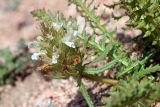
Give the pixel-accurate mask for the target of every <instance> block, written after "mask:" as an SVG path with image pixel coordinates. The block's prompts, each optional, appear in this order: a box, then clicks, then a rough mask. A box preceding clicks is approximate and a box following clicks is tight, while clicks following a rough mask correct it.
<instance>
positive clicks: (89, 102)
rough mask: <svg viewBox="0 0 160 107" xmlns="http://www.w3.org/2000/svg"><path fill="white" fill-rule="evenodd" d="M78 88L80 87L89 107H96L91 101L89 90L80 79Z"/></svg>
mask: <svg viewBox="0 0 160 107" xmlns="http://www.w3.org/2000/svg"><path fill="white" fill-rule="evenodd" d="M77 82H78V86H79V90H80V91H81V93H82V95H83V97H84V99H85V100H86V102H87V104H88V106H89V107H94V104H93V102H92V100H91V97H90V96H89V94H88V92H87V89H86V88H85V86H84V85H83V83H82V81H81V79H78V81H77Z"/></svg>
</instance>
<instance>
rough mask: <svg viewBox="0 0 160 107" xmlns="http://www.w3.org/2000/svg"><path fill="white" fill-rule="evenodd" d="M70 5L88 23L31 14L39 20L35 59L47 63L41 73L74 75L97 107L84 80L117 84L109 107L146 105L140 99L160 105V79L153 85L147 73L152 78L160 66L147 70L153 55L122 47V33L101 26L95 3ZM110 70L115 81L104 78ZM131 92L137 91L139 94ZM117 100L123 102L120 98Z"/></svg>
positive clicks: (91, 106)
mask: <svg viewBox="0 0 160 107" xmlns="http://www.w3.org/2000/svg"><path fill="white" fill-rule="evenodd" d="M70 2H71V3H74V4H75V5H76V6H77V10H79V12H80V13H81V15H82V16H83V17H84V19H85V21H86V22H85V24H84V23H79V21H77V20H76V19H74V18H70V19H65V18H64V17H63V15H61V14H59V13H57V15H54V14H52V13H51V12H50V11H46V10H44V9H39V10H35V11H33V12H32V15H33V16H34V17H36V18H38V19H39V20H40V36H38V37H37V40H36V41H34V42H33V43H31V44H30V45H29V47H30V48H34V49H35V53H33V55H32V59H33V60H41V61H43V63H44V64H45V66H44V67H43V69H42V71H44V72H47V75H49V76H50V77H54V78H68V77H70V76H72V77H74V78H75V79H76V80H77V83H78V86H79V89H80V91H81V92H82V95H83V96H84V98H85V100H86V102H87V104H88V106H89V107H94V104H93V102H92V100H91V98H90V97H89V95H88V93H87V90H86V89H85V87H84V85H83V83H82V78H86V79H89V80H92V81H96V82H102V83H107V84H110V85H112V86H113V87H112V88H113V89H111V92H110V94H109V95H110V97H107V98H106V100H105V101H104V102H103V103H104V104H106V106H107V107H118V106H124V105H125V106H128V105H134V104H137V105H139V104H141V103H142V102H141V103H139V102H140V101H141V99H140V100H139V99H138V98H146V97H147V98H148V99H147V98H146V99H145V100H146V102H147V103H148V102H149V101H156V99H157V98H159V96H154V97H153V96H152V95H155V93H159V92H160V90H159V88H157V87H159V86H157V87H156V86H155V82H156V80H157V79H156V78H154V79H153V82H151V79H150V78H149V76H148V75H150V76H152V73H154V72H156V71H157V70H159V69H160V66H159V65H158V64H157V65H150V66H146V63H147V61H148V60H149V58H150V57H151V55H147V56H143V55H142V56H140V57H138V58H132V57H131V56H130V55H129V54H128V53H127V52H126V51H125V50H124V49H123V48H122V43H120V42H119V41H118V40H116V39H115V35H116V30H117V29H114V30H113V31H108V30H107V28H108V26H107V23H104V24H102V23H101V20H102V17H103V13H102V14H101V15H99V16H97V15H96V9H97V7H96V5H95V6H93V7H94V8H90V7H91V6H92V5H94V4H93V2H94V0H91V2H89V3H88V2H87V1H84V2H83V1H82V0H70ZM86 2H87V3H86ZM104 6H105V5H104ZM87 27H90V30H92V32H88V30H86V28H87ZM97 38H98V40H97ZM113 69H114V70H115V71H114V70H113ZM109 71H113V76H112V77H111V76H110V75H107V76H106V77H104V76H102V75H103V74H104V73H109ZM144 78H147V81H144ZM133 84H135V85H133ZM143 84H144V85H143ZM152 86H155V87H152ZM119 87H121V88H119ZM147 87H149V89H148V88H147ZM151 87H152V88H151ZM127 89H128V90H127ZM130 89H132V90H130ZM116 90H117V92H116ZM124 90H126V93H124ZM132 93H136V94H134V95H135V96H133V95H132ZM145 93H146V94H145ZM144 94H145V95H144ZM117 96H122V97H123V98H121V99H118V100H115V99H114V98H115V97H117ZM127 98H130V100H127ZM132 98H133V99H132ZM131 100H132V101H131ZM142 101H143V100H142ZM108 102H109V103H108ZM112 102H114V103H112ZM149 104H150V102H149Z"/></svg>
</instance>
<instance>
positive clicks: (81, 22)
mask: <svg viewBox="0 0 160 107" xmlns="http://www.w3.org/2000/svg"><path fill="white" fill-rule="evenodd" d="M77 24H78V32H79V33H82V32H83V31H84V28H85V25H86V23H85V19H84V18H82V17H78V18H77Z"/></svg>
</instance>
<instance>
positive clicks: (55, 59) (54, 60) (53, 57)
mask: <svg viewBox="0 0 160 107" xmlns="http://www.w3.org/2000/svg"><path fill="white" fill-rule="evenodd" d="M58 57H59V56H52V64H56V63H57V62H58V61H57V59H58Z"/></svg>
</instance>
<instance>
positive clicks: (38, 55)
mask: <svg viewBox="0 0 160 107" xmlns="http://www.w3.org/2000/svg"><path fill="white" fill-rule="evenodd" d="M43 56H45V53H41V52H38V53H33V55H32V56H31V59H32V60H40V59H42V58H43Z"/></svg>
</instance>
